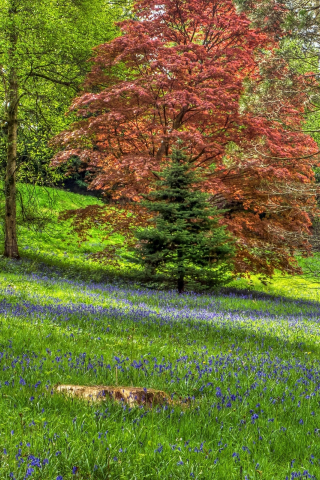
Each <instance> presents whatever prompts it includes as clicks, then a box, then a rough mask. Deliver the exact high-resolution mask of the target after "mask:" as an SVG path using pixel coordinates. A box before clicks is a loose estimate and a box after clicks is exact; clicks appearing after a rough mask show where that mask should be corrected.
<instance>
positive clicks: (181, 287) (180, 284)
mask: <svg viewBox="0 0 320 480" xmlns="http://www.w3.org/2000/svg"><path fill="white" fill-rule="evenodd" d="M178 292H179V293H183V292H184V275H183V273H181V274H180V276H179V278H178Z"/></svg>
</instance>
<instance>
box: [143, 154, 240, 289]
mask: <svg viewBox="0 0 320 480" xmlns="http://www.w3.org/2000/svg"><path fill="white" fill-rule="evenodd" d="M200 184H201V178H198V177H197V176H196V174H195V172H194V171H193V169H192V165H191V164H190V163H189V161H188V159H187V157H186V155H185V154H184V152H183V150H182V149H176V150H174V151H173V153H172V155H171V157H170V163H169V165H168V166H167V168H165V169H164V170H163V172H162V173H161V174H160V179H159V180H158V181H157V182H156V183H155V190H154V191H152V192H151V193H150V194H149V195H147V196H146V200H145V201H143V202H142V204H143V206H144V207H146V209H147V210H148V211H149V212H151V213H153V212H154V213H155V214H156V215H155V216H154V217H153V219H152V223H153V226H149V227H147V228H144V229H141V230H138V231H137V233H136V237H137V239H138V244H137V246H136V248H135V253H136V259H137V261H138V263H139V264H140V265H142V266H143V267H144V271H145V273H146V274H147V276H148V277H149V278H152V279H153V280H155V281H156V279H157V278H158V279H160V278H167V279H168V278H169V279H171V281H172V282H173V283H174V284H175V285H176V286H177V288H178V292H179V293H182V292H183V291H184V289H185V284H186V282H188V283H190V282H191V283H190V284H191V285H192V283H193V284H194V283H195V282H196V283H200V284H202V285H206V286H213V285H221V284H223V283H226V281H227V280H228V278H230V277H231V275H230V273H231V268H232V265H231V258H232V254H233V252H234V246H233V241H232V239H231V237H230V235H229V234H228V232H227V231H226V229H225V227H224V226H221V225H220V224H219V216H220V214H221V211H219V210H217V208H215V207H212V206H211V205H210V203H209V197H208V195H207V194H206V193H203V192H201V191H200V189H199V186H200Z"/></svg>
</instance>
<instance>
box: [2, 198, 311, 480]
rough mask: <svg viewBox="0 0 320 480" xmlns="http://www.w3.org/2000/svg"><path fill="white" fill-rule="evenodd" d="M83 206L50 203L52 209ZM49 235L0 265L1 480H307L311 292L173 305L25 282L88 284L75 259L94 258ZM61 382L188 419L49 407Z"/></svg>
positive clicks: (279, 287)
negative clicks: (127, 389)
mask: <svg viewBox="0 0 320 480" xmlns="http://www.w3.org/2000/svg"><path fill="white" fill-rule="evenodd" d="M41 198H43V199H44V194H43V193H42V194H41ZM41 201H42V200H41ZM43 201H44V200H43ZM92 201H96V200H94V199H91V198H88V197H80V196H76V195H72V194H67V193H65V192H61V193H60V192H59V203H58V205H57V207H55V208H56V210H58V209H64V208H73V205H72V204H71V202H74V203H75V204H76V205H79V204H80V203H81V202H92ZM78 202H79V203H78ZM55 215H56V214H55ZM54 218H56V217H54ZM53 227H54V233H51V234H50V236H49V237H48V236H47V234H44V233H43V234H41V235H38V234H33V233H30V232H29V231H26V230H25V229H23V230H22V231H21V234H20V238H21V241H22V242H24V244H25V245H27V243H28V242H30V241H32V242H34V244H33V247H34V249H32V250H30V249H27V250H22V252H24V255H26V256H27V258H29V263H22V264H21V263H18V264H17V263H12V262H5V261H2V267H3V270H2V273H1V274H0V352H1V353H0V367H1V368H0V384H1V388H0V398H1V401H0V419H1V420H0V455H1V452H2V460H1V463H0V478H1V479H2V478H4V479H9V478H15V479H17V480H22V479H25V478H30V479H46V480H47V479H50V480H56V479H59V480H61V479H63V480H66V479H68V480H69V479H72V478H78V479H99V480H105V479H112V480H116V479H139V480H141V479H145V478H149V479H155V478H157V479H158V478H159V479H171V478H172V479H179V480H184V479H187V478H197V479H199V480H200V479H201V480H208V479H210V480H211V479H215V480H225V479H234V480H239V479H241V480H244V479H245V478H247V479H250V480H253V479H257V478H262V479H265V480H282V479H283V480H285V479H286V478H288V479H289V478H290V479H291V478H302V474H303V475H304V477H303V478H317V479H318V478H320V477H319V471H320V446H319V445H320V444H319V434H320V407H319V400H320V399H319V393H318V389H319V388H320V361H319V360H318V359H319V354H320V329H319V318H320V304H319V303H318V301H319V298H318V292H317V290H316V289H311V288H307V287H308V285H309V286H311V285H312V284H311V283H310V282H311V280H310V281H307V283H306V281H303V282H304V283H303V288H302V283H301V282H302V280H301V279H292V278H291V279H289V278H288V279H281V278H279V279H277V280H276V281H275V282H273V284H271V285H269V286H268V287H263V288H262V287H261V286H260V287H259V288H260V290H261V289H264V290H265V292H264V293H259V292H253V293H252V294H249V295H248V294H245V293H241V291H239V293H238V294H228V295H222V294H220V295H215V296H212V295H191V294H190V295H184V296H178V295H176V294H175V293H170V292H150V291H144V290H141V289H140V290H139V289H130V288H128V287H117V286H115V285H111V284H105V283H101V284H99V283H92V282H91V283H88V282H86V281H84V280H83V276H82V280H70V279H67V278H65V279H63V278H60V277H59V275H58V274H57V273H55V272H54V270H53V269H52V268H51V269H48V270H45V267H44V265H43V266H42V270H43V271H42V272H41V271H40V270H39V269H37V271H36V273H34V272H33V270H34V269H35V268H36V267H37V266H38V262H39V261H41V262H43V261H44V260H45V261H47V262H49V263H50V264H51V267H54V266H56V267H58V270H57V271H60V272H66V273H67V274H69V273H70V271H71V273H72V276H76V275H73V274H74V273H75V272H76V271H79V272H80V271H85V273H86V275H87V276H88V277H89V276H90V275H91V277H92V278H93V279H97V278H99V275H101V267H97V266H95V265H94V264H93V263H92V262H90V260H88V259H87V257H86V255H85V253H86V250H85V249H86V248H91V247H92V246H90V245H87V247H86V246H84V247H82V248H83V249H82V250H79V249H78V247H77V245H76V243H70V242H69V240H68V236H67V225H66V224H65V225H59V224H57V222H56V220H54V222H53ZM98 233H99V232H98V231H96V232H93V235H94V237H93V239H92V243H95V244H97V243H98ZM95 246H96V248H97V247H98V246H97V245H95ZM64 252H67V253H66V254H65V253H64ZM30 259H31V260H32V262H33V263H32V262H31V263H30ZM77 269H78V270H77ZM66 276H68V275H66ZM79 278H80V276H79ZM255 282H256V281H255V279H253V284H255ZM235 285H242V286H247V284H245V283H244V281H242V280H241V281H238V282H235ZM256 286H257V287H258V284H257V283H256ZM268 294H272V295H273V296H269V295H268ZM310 297H312V300H310ZM302 298H304V300H303V299H302ZM58 382H61V383H76V384H87V385H90V384H91V385H92V384H108V385H115V384H116V382H118V384H120V385H128V386H130V385H135V386H143V387H146V388H151V387H152V388H158V389H163V390H165V391H166V392H168V393H170V394H172V395H174V396H173V398H176V399H178V398H179V397H181V398H186V397H187V398H189V399H190V407H189V408H186V407H183V406H179V405H173V406H169V407H168V408H153V409H151V410H145V409H140V408H134V409H128V408H125V406H121V405H118V404H114V403H110V402H107V403H106V404H104V405H91V404H88V403H86V402H82V401H79V400H74V401H72V400H71V399H68V398H64V397H61V396H58V395H56V394H55V393H54V392H53V389H52V387H53V386H54V385H55V384H56V383H58ZM73 472H74V473H73ZM299 472H300V477H299ZM10 474H12V475H11V477H10Z"/></svg>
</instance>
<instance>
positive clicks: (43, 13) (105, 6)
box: [0, 0, 130, 185]
mask: <svg viewBox="0 0 320 480" xmlns="http://www.w3.org/2000/svg"><path fill="white" fill-rule="evenodd" d="M129 6H130V2H129V1H127V0H122V1H119V2H118V4H117V5H114V4H110V3H109V2H108V1H106V0H90V1H88V0H78V1H74V0H65V1H64V2H59V1H58V0H54V1H52V0H37V1H36V2H35V1H33V0H2V1H1V2H0V65H1V68H0V76H1V82H0V96H1V98H4V99H5V98H6V96H7V82H8V66H9V65H8V64H9V61H10V60H9V56H8V51H9V49H10V45H9V43H8V31H10V28H12V24H13V23H14V26H15V30H16V32H17V34H18V40H17V51H16V55H15V59H14V62H15V67H16V69H17V73H18V85H19V95H20V98H19V128H18V178H19V180H20V181H28V182H33V183H40V184H47V185H48V184H54V183H57V182H61V181H62V180H63V174H64V172H63V171H57V170H53V169H51V168H50V167H49V163H50V160H51V158H52V156H53V150H52V149H51V148H50V147H49V146H48V142H49V140H50V139H51V138H52V137H53V136H55V135H57V134H58V133H59V132H61V131H62V130H64V129H66V128H67V127H68V125H69V124H70V123H71V122H72V121H73V120H74V118H73V116H72V115H69V116H66V112H67V111H68V109H69V107H70V104H71V101H72V99H73V98H74V96H75V94H77V93H78V92H79V91H80V88H81V84H82V82H83V80H84V77H85V75H86V74H87V72H88V71H89V69H90V62H89V61H88V60H89V59H90V57H91V56H92V48H93V47H94V46H96V45H98V44H100V43H104V42H107V41H109V40H111V39H112V38H114V37H115V36H117V35H118V29H117V27H116V26H115V22H116V21H117V20H119V19H121V18H123V17H125V16H127V15H128V12H129V10H128V8H129ZM13 7H16V13H15V14H12V9H13ZM10 9H11V10H10ZM10 11H11V13H10ZM6 108H7V105H6V102H3V103H1V105H0V174H2V175H3V171H4V168H5V164H6V155H7V153H6V148H7V124H6Z"/></svg>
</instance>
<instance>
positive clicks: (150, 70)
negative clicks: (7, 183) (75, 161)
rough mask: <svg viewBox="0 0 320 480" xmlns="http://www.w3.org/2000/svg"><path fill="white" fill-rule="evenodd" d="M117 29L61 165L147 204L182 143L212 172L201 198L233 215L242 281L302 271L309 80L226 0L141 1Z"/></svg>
mask: <svg viewBox="0 0 320 480" xmlns="http://www.w3.org/2000/svg"><path fill="white" fill-rule="evenodd" d="M119 27H120V29H121V33H122V35H121V36H120V37H118V38H116V39H115V40H112V41H111V42H108V43H105V44H103V45H101V46H98V47H97V48H96V49H95V58H94V64H93V67H92V69H91V72H90V73H89V75H88V76H87V80H86V84H85V89H86V92H85V93H84V94H83V95H81V96H79V97H77V98H76V99H75V100H74V102H73V105H72V112H74V113H76V114H77V115H78V117H79V121H78V122H76V123H74V125H73V126H72V128H71V129H68V130H67V131H65V132H63V133H62V134H61V135H60V136H58V137H57V139H56V145H57V146H58V147H59V148H60V150H61V151H60V152H59V153H58V154H57V156H56V157H55V164H56V165H59V164H61V163H63V162H65V161H67V159H69V158H70V157H71V156H77V157H78V158H79V159H80V160H81V161H82V162H83V165H85V166H86V168H87V169H88V170H89V171H90V172H91V173H92V174H93V180H92V182H91V188H93V189H94V188H99V189H104V190H105V191H106V192H108V193H109V194H110V195H112V196H113V198H114V199H119V198H126V199H128V200H131V201H132V200H133V201H139V200H140V198H141V196H142V195H143V194H145V193H147V192H148V191H149V190H150V188H151V184H152V181H153V179H154V175H155V173H154V172H157V171H160V170H161V168H162V167H163V165H164V164H165V162H166V161H167V158H168V156H169V155H170V154H171V152H172V146H173V145H175V144H176V142H177V141H182V142H183V144H184V145H185V146H186V152H187V155H188V156H189V158H190V161H191V163H192V164H193V166H194V168H195V169H200V170H201V169H205V170H206V171H207V172H209V173H207V174H206V176H205V179H204V181H203V184H202V189H203V190H204V191H206V192H207V193H208V194H209V195H210V199H211V200H210V201H211V202H212V203H213V204H214V205H216V206H218V207H222V208H226V209H227V210H228V212H227V213H226V214H225V218H224V222H225V225H227V227H228V229H229V230H230V232H232V233H233V235H234V236H235V237H236V239H237V258H236V262H235V269H236V271H237V272H240V273H245V272H248V271H253V272H257V273H258V272H259V273H262V274H265V275H272V273H273V272H274V270H275V269H276V268H278V269H280V270H282V271H288V272H293V271H295V268H296V265H295V263H294V254H295V252H297V251H299V250H300V251H301V250H304V251H306V250H308V248H309V245H308V241H307V237H308V233H309V227H310V218H309V216H308V215H309V213H310V212H311V211H313V210H314V208H315V190H314V183H313V181H314V175H313V171H312V158H313V156H314V155H315V154H316V152H317V151H318V147H317V145H316V143H315V142H314V141H313V140H312V138H311V137H310V136H308V135H307V134H305V133H304V132H303V131H302V125H303V122H304V116H303V114H304V103H305V100H306V99H305V96H304V94H303V91H302V90H301V89H300V88H295V87H293V86H294V85H295V86H297V85H300V84H301V83H303V81H304V77H303V75H298V74H293V75H292V76H291V77H290V76H288V75H287V73H288V64H287V63H286V61H285V59H282V60H281V62H280V63H279V62H278V57H277V49H278V43H277V38H276V35H275V33H274V30H272V29H270V31H268V29H265V30H264V31H263V30H262V29H261V28H260V27H253V26H252V22H251V21H250V19H249V18H248V17H247V16H246V15H245V14H244V13H240V12H238V11H237V10H236V7H235V5H234V3H233V2H232V1H228V0H227V1H225V0H224V1H222V0H200V1H195V0H188V1H182V0H176V1H174V2H173V1H172V0H162V1H161V2H160V1H157V0H153V1H151V2H150V1H146V0H139V1H138V2H137V3H136V4H135V16H134V19H131V20H126V21H124V22H122V23H120V25H119Z"/></svg>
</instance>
